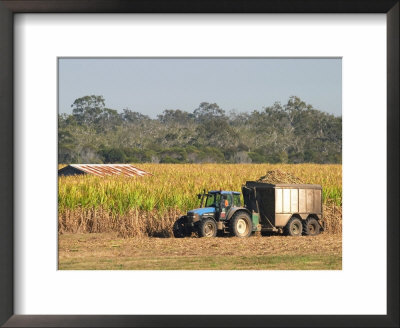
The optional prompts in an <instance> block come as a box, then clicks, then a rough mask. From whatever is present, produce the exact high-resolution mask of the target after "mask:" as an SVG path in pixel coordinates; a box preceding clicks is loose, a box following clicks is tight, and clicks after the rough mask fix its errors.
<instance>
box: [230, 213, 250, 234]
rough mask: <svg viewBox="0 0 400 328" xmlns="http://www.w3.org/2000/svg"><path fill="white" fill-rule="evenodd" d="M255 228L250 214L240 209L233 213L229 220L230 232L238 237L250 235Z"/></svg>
mask: <svg viewBox="0 0 400 328" xmlns="http://www.w3.org/2000/svg"><path fill="white" fill-rule="evenodd" d="M252 228H253V224H252V222H251V218H250V215H249V214H248V213H246V212H243V211H240V212H237V213H235V214H234V215H233V218H232V219H231V220H230V222H229V232H230V234H231V235H232V236H236V237H250V236H251V232H252V230H253V229H252Z"/></svg>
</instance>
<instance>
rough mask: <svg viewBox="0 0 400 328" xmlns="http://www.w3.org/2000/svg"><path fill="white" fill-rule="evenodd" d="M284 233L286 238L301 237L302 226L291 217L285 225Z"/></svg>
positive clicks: (297, 220) (297, 219) (295, 218)
mask: <svg viewBox="0 0 400 328" xmlns="http://www.w3.org/2000/svg"><path fill="white" fill-rule="evenodd" d="M284 232H285V235H286V236H292V237H297V236H301V234H302V232H303V225H302V223H301V221H300V219H299V218H297V217H295V216H293V217H292V218H291V219H290V220H289V222H288V223H287V224H286V226H285V229H284Z"/></svg>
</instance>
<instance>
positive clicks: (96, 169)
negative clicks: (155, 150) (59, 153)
mask: <svg viewBox="0 0 400 328" xmlns="http://www.w3.org/2000/svg"><path fill="white" fill-rule="evenodd" d="M69 167H72V168H74V169H76V170H78V171H81V172H83V173H88V174H94V175H97V176H110V175H124V176H129V177H133V176H144V175H151V173H149V172H146V171H143V170H141V169H138V168H137V167H135V166H133V165H131V164H70V165H68V166H66V167H64V168H62V169H60V170H59V171H58V172H59V173H62V170H66V169H67V168H69Z"/></svg>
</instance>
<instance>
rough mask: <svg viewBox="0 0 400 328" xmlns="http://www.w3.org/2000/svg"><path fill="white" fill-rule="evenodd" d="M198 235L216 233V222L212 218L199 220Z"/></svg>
mask: <svg viewBox="0 0 400 328" xmlns="http://www.w3.org/2000/svg"><path fill="white" fill-rule="evenodd" d="M198 234H199V237H215V236H216V235H217V224H216V223H215V220H214V219H211V218H208V219H204V220H201V221H200V223H199V226H198Z"/></svg>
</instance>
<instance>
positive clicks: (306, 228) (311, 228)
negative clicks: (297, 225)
mask: <svg viewBox="0 0 400 328" xmlns="http://www.w3.org/2000/svg"><path fill="white" fill-rule="evenodd" d="M319 232H320V226H319V223H318V221H317V220H316V219H314V218H308V219H307V220H305V221H303V234H304V235H305V236H316V235H318V234H319Z"/></svg>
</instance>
